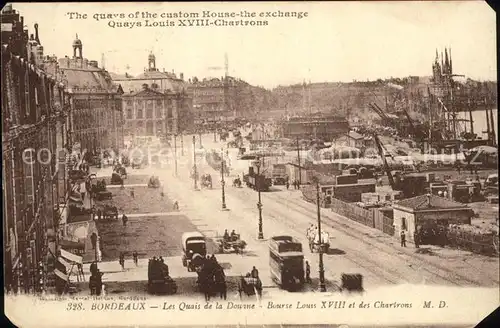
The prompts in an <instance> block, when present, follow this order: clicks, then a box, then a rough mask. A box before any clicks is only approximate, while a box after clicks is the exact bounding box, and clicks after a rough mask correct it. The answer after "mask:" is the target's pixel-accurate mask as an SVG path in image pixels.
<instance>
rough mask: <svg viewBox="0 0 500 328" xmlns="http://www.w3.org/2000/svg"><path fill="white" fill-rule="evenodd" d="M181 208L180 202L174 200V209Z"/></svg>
mask: <svg viewBox="0 0 500 328" xmlns="http://www.w3.org/2000/svg"><path fill="white" fill-rule="evenodd" d="M178 210H179V203H178V202H177V201H175V202H174V211H178Z"/></svg>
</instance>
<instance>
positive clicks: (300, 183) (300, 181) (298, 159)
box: [297, 137, 302, 186]
mask: <svg viewBox="0 0 500 328" xmlns="http://www.w3.org/2000/svg"><path fill="white" fill-rule="evenodd" d="M297 161H298V164H299V186H301V185H302V170H301V168H300V145H299V137H297Z"/></svg>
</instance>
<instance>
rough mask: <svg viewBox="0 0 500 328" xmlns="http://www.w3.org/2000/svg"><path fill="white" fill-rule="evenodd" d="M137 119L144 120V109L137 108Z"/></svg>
mask: <svg viewBox="0 0 500 328" xmlns="http://www.w3.org/2000/svg"><path fill="white" fill-rule="evenodd" d="M136 115H137V118H138V119H143V118H144V117H143V115H142V108H137V114H136Z"/></svg>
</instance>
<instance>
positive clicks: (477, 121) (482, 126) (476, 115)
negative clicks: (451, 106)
mask: <svg viewBox="0 0 500 328" xmlns="http://www.w3.org/2000/svg"><path fill="white" fill-rule="evenodd" d="M458 118H460V119H466V120H468V119H469V112H459V113H458ZM472 120H473V121H474V124H473V125H474V133H476V134H477V135H478V137H482V138H483V139H486V138H487V135H486V128H487V124H486V111H485V110H477V111H473V112H472ZM493 121H494V122H495V137H496V138H498V109H494V110H493ZM465 124H466V127H467V131H469V130H470V123H469V122H465ZM490 129H491V127H490ZM483 131H484V132H485V133H483Z"/></svg>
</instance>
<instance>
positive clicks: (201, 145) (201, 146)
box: [198, 131, 203, 149]
mask: <svg viewBox="0 0 500 328" xmlns="http://www.w3.org/2000/svg"><path fill="white" fill-rule="evenodd" d="M198 136H199V138H200V149H201V148H203V144H202V143H201V131H199V132H198Z"/></svg>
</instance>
